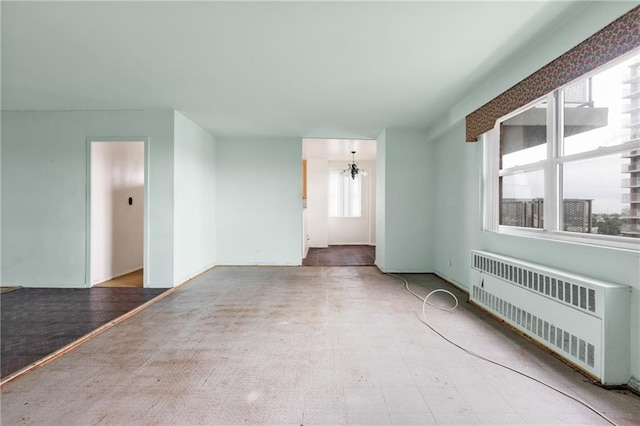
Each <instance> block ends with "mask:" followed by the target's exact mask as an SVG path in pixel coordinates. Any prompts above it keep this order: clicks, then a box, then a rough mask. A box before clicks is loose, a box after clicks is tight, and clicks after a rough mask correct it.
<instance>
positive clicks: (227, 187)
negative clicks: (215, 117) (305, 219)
mask: <svg viewBox="0 0 640 426" xmlns="http://www.w3.org/2000/svg"><path fill="white" fill-rule="evenodd" d="M216 225H217V237H218V238H217V247H218V252H217V262H216V263H217V264H219V265H300V264H301V261H302V254H301V251H300V247H301V246H302V143H301V142H300V138H264V139H228V138H219V139H218V144H217V153H216Z"/></svg>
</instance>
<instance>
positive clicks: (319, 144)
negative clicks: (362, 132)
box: [302, 138, 376, 162]
mask: <svg viewBox="0 0 640 426" xmlns="http://www.w3.org/2000/svg"><path fill="white" fill-rule="evenodd" d="M351 151H355V152H356V154H355V160H356V162H359V161H375V159H376V140H375V139H368V140H362V139H308V138H305V139H303V140H302V158H304V159H309V158H322V159H327V160H329V161H346V160H351V159H352V158H353V155H352V154H351Z"/></svg>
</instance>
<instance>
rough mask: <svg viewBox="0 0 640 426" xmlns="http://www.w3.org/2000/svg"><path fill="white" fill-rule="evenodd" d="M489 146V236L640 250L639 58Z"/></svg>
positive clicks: (538, 111) (547, 103)
mask: <svg viewBox="0 0 640 426" xmlns="http://www.w3.org/2000/svg"><path fill="white" fill-rule="evenodd" d="M484 140H485V228H486V229H491V230H498V231H500V232H511V233H513V232H516V233H527V234H535V235H539V236H543V235H550V236H554V237H558V238H570V239H571V238H583V239H584V238H589V239H591V240H594V241H597V242H600V243H602V244H605V245H614V246H624V247H633V248H636V249H637V248H638V246H639V245H640V51H639V50H636V51H635V52H633V53H632V54H631V55H627V56H626V57H624V58H622V59H621V60H618V61H616V62H615V63H614V64H612V65H609V66H606V67H603V68H601V69H599V70H596V71H595V72H593V73H591V74H589V75H586V76H584V77H583V78H581V79H579V80H578V81H575V82H573V83H571V84H569V85H567V86H565V87H562V88H559V89H558V90H556V91H554V92H552V93H549V94H548V95H547V96H545V97H544V98H542V99H539V100H538V101H536V102H534V103H533V104H531V105H529V106H527V107H525V108H522V109H520V110H518V111H515V112H514V113H513V114H510V115H509V116H507V117H503V118H502V119H501V120H499V122H498V125H497V126H496V127H495V128H494V129H493V130H492V131H490V132H488V133H487V134H486V135H485V138H484ZM634 238H635V239H634Z"/></svg>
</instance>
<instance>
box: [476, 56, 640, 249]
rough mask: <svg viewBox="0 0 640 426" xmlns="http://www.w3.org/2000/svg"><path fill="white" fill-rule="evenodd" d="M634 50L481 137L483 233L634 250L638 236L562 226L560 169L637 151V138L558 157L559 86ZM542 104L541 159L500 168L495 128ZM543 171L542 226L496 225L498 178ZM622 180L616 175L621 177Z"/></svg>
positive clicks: (561, 114) (560, 125) (561, 120)
mask: <svg viewBox="0 0 640 426" xmlns="http://www.w3.org/2000/svg"><path fill="white" fill-rule="evenodd" d="M638 54H640V51H638V50H635V51H634V52H632V53H631V54H629V55H624V56H623V57H621V58H619V59H618V60H616V61H612V62H610V63H608V64H606V65H605V66H603V67H599V68H597V69H595V70H593V71H592V72H590V73H588V74H585V75H583V76H580V77H579V78H578V79H577V80H575V81H572V82H570V83H568V84H566V85H563V86H561V87H558V88H557V89H556V90H554V91H553V92H551V93H549V94H547V95H545V96H543V97H540V98H538V99H536V100H534V101H532V102H529V103H528V104H527V105H525V106H523V107H521V108H518V109H517V110H514V111H513V112H511V113H509V114H507V115H505V116H503V117H501V118H500V119H499V120H497V121H496V125H495V127H494V128H493V129H491V130H490V131H488V132H487V133H485V134H484V135H481V138H480V141H481V143H482V145H483V157H484V159H483V176H482V189H483V218H482V228H483V230H485V231H490V232H497V233H500V234H505V235H518V236H524V237H532V238H544V239H551V240H557V241H568V242H577V243H582V244H588V245H595V246H604V247H613V248H620V249H628V250H634V251H639V250H640V238H633V237H626V236H618V235H604V234H591V233H580V232H571V231H564V230H562V225H563V224H562V220H563V217H564V215H563V211H562V209H563V202H562V200H563V180H564V179H563V167H564V164H566V163H571V162H575V161H580V160H588V159H595V158H601V157H604V156H607V155H614V154H624V153H625V152H628V151H631V150H634V149H640V139H635V140H630V141H627V142H624V143H621V144H618V145H614V146H608V147H599V148H597V149H594V150H590V151H585V152H580V153H576V154H571V155H568V156H563V155H562V154H563V153H562V150H563V138H564V134H563V133H564V104H563V90H564V89H565V88H566V87H569V86H571V85H572V84H574V83H575V82H576V81H579V80H582V79H584V78H588V77H590V76H593V75H595V74H597V73H599V72H602V71H603V70H605V69H607V68H609V67H610V66H614V65H616V64H617V63H620V62H623V61H625V60H626V59H628V58H629V57H631V56H632V55H638ZM545 100H546V102H547V108H548V110H547V158H546V159H544V160H541V161H537V162H535V163H529V164H524V165H517V166H513V167H509V168H506V169H502V170H501V169H500V168H499V167H500V126H501V124H502V123H503V122H505V121H506V120H508V119H510V118H512V117H514V116H516V115H518V114H521V113H522V112H524V111H526V110H528V109H530V108H532V107H533V106H535V105H536V104H538V103H540V102H542V101H545ZM534 170H543V172H544V222H543V227H542V228H529V227H519V226H510V225H500V188H499V179H500V177H503V176H509V175H513V174H516V173H519V172H530V171H534ZM621 179H622V175H621Z"/></svg>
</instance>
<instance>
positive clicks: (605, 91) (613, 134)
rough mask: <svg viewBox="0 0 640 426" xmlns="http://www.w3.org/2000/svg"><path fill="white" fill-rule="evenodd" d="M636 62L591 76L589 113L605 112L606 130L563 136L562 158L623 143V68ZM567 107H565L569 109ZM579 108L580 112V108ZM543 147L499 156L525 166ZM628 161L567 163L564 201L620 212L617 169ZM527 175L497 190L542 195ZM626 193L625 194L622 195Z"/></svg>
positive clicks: (625, 74)
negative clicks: (587, 202)
mask: <svg viewBox="0 0 640 426" xmlns="http://www.w3.org/2000/svg"><path fill="white" fill-rule="evenodd" d="M639 59H640V55H638V54H636V55H634V56H633V57H630V58H628V59H627V60H625V61H623V62H621V63H619V64H617V65H615V66H613V67H611V68H609V69H606V70H605V71H602V72H600V73H598V74H596V75H594V76H593V77H592V79H591V85H592V86H591V87H592V101H593V105H592V107H594V108H607V110H608V111H607V112H608V113H607V125H606V126H602V127H598V128H595V129H592V130H587V131H582V132H580V133H577V134H575V135H572V136H568V137H566V138H565V141H564V150H565V155H572V154H577V153H581V152H587V151H592V150H596V149H598V148H599V147H608V146H614V145H618V144H620V143H624V142H627V141H629V136H628V130H627V129H626V128H625V125H626V124H628V123H626V122H625V120H628V118H627V116H626V115H625V114H624V113H623V108H624V107H625V103H624V94H625V90H628V85H625V84H623V81H625V80H626V79H627V78H628V72H629V71H628V70H629V67H628V65H629V64H630V63H632V62H636V61H638V60H639ZM571 107H572V106H567V107H566V108H571ZM583 108H585V107H583ZM545 150H546V145H545V144H542V145H538V146H534V147H531V148H528V149H523V150H519V151H516V152H513V153H510V154H507V155H505V156H504V160H505V162H507V161H508V164H526V163H529V162H531V159H532V158H540V157H541V156H544V154H545ZM628 162H629V160H628V159H625V158H622V156H621V154H615V155H608V156H602V157H598V158H593V159H589V160H582V161H573V162H570V163H565V165H564V198H565V199H573V198H575V199H588V200H593V202H592V207H593V210H592V211H593V212H594V213H609V214H611V213H622V212H623V208H625V207H628V204H625V203H622V202H621V198H622V194H623V192H624V191H625V190H624V189H623V188H622V185H621V182H622V179H623V178H625V177H628V175H625V174H623V173H622V165H623V164H625V163H627V164H628ZM531 176H533V175H532V174H530V173H518V174H517V175H515V176H513V185H508V187H503V190H504V191H505V192H504V193H503V197H505V198H527V197H531V198H535V197H541V196H542V194H543V193H544V187H543V186H544V182H543V180H542V179H539V178H535V179H529V177H531ZM626 191H627V192H628V190H626ZM523 192H525V193H523Z"/></svg>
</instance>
